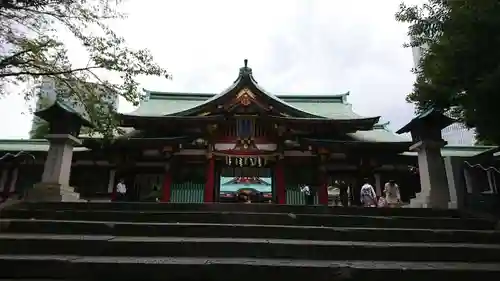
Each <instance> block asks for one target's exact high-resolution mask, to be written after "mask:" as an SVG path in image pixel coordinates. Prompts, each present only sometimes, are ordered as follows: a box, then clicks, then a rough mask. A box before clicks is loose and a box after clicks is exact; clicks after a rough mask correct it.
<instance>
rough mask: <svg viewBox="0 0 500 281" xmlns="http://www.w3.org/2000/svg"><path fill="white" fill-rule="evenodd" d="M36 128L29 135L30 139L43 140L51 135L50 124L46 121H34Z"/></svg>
mask: <svg viewBox="0 0 500 281" xmlns="http://www.w3.org/2000/svg"><path fill="white" fill-rule="evenodd" d="M33 122H34V126H33V127H32V128H31V131H30V133H29V135H30V139H43V138H45V136H46V135H48V134H49V130H50V127H49V123H48V122H47V121H45V120H42V119H40V118H38V117H35V118H34V119H33Z"/></svg>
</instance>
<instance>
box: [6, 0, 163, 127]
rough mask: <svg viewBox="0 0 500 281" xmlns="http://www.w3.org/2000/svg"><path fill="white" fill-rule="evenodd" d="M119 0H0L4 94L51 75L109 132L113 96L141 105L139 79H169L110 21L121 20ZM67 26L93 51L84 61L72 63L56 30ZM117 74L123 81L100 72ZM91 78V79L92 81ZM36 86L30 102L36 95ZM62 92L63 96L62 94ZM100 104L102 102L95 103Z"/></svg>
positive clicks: (113, 121)
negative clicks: (14, 86) (11, 86)
mask: <svg viewBox="0 0 500 281" xmlns="http://www.w3.org/2000/svg"><path fill="white" fill-rule="evenodd" d="M121 2H122V1H120V0H1V1H0V44H1V45H0V46H1V47H0V94H6V92H7V90H6V88H7V87H6V86H8V85H9V84H18V83H23V84H24V83H28V84H30V85H35V84H38V83H41V81H42V79H47V78H49V79H52V81H54V82H55V85H56V87H57V89H58V90H60V91H61V92H62V93H64V95H66V96H67V97H68V98H69V99H70V100H72V101H73V102H75V103H77V104H78V106H77V107H81V108H84V110H85V112H86V113H85V114H86V115H88V117H89V119H91V121H92V122H93V123H94V124H96V125H98V129H99V130H100V131H101V132H103V133H105V135H108V136H109V135H110V134H111V133H112V132H113V131H114V130H115V129H116V125H117V124H116V119H115V118H114V116H113V111H110V110H104V109H110V108H111V107H112V106H111V105H110V104H109V99H107V97H106V96H109V95H115V94H118V95H121V96H122V97H124V98H125V99H126V100H127V101H130V102H132V103H134V104H137V103H138V102H139V101H140V99H141V91H140V90H139V89H138V86H139V84H138V82H137V78H138V77H139V76H141V75H154V76H163V77H165V78H170V75H169V74H168V73H167V71H166V70H165V69H164V68H162V67H161V66H159V65H158V64H157V63H155V62H154V60H153V57H152V55H151V53H150V52H149V51H148V50H146V49H141V50H134V49H131V48H129V47H127V46H126V44H125V40H124V39H123V38H122V37H120V36H118V35H117V34H116V33H115V32H113V30H112V29H111V28H110V27H109V26H108V25H107V24H106V22H107V21H108V20H110V19H122V18H124V15H123V14H121V13H119V12H118V6H119V5H120V4H121ZM61 29H66V30H68V31H69V32H70V34H72V35H73V36H74V37H75V38H76V39H78V40H79V42H81V44H82V46H84V48H85V49H86V51H87V52H88V55H89V61H88V63H87V64H86V65H73V64H72V63H71V61H70V58H69V57H68V55H67V46H66V45H65V42H64V41H63V40H62V38H58V34H57V33H58V31H60V30H61ZM100 70H105V71H110V72H111V73H117V74H119V76H120V78H121V83H119V84H113V83H111V82H110V81H109V80H107V79H104V78H103V76H102V71H100ZM89 82H93V83H89ZM38 92H39V91H38V90H37V89H36V88H35V87H31V90H29V91H27V92H26V93H25V98H26V99H27V100H29V99H32V98H35V97H36V95H37V94H38ZM64 95H63V96H64ZM96 105H99V106H96Z"/></svg>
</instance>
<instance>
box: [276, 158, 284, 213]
mask: <svg viewBox="0 0 500 281" xmlns="http://www.w3.org/2000/svg"><path fill="white" fill-rule="evenodd" d="M283 162H284V161H283V159H279V158H278V160H277V161H276V166H275V168H274V177H275V180H276V203H278V204H286V190H285V167H284V163H283Z"/></svg>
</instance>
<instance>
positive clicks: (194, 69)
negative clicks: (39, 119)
mask: <svg viewBox="0 0 500 281" xmlns="http://www.w3.org/2000/svg"><path fill="white" fill-rule="evenodd" d="M399 2H400V0H384V1H373V0H363V1H362V0H317V1H316V0H273V1H264V0H253V1H242V0H212V1H204V0H184V1H174V0H148V1H147V4H146V1H139V0H129V1H128V3H127V4H126V5H125V6H124V7H123V8H124V10H125V11H126V12H127V13H128V14H129V18H128V19H126V20H125V21H120V22H117V23H113V27H115V29H116V31H117V32H118V33H120V34H122V35H124V36H125V37H126V39H127V40H128V42H129V44H130V45H131V46H133V47H140V48H143V47H147V48H149V49H150V50H151V51H152V52H153V54H154V55H155V58H156V60H157V61H158V62H159V63H160V64H162V65H163V66H165V67H167V68H168V69H169V70H170V72H171V73H172V74H173V77H174V79H173V80H172V81H169V80H164V79H161V78H145V79H143V81H142V82H143V83H142V84H143V85H142V86H143V87H145V88H147V89H152V90H159V91H179V92H182V91H186V92H220V91H222V90H223V89H225V88H226V87H227V86H229V85H230V84H231V83H232V81H234V79H235V78H236V75H237V73H238V69H239V67H241V66H242V64H243V59H245V58H248V59H249V66H250V67H252V68H253V70H254V75H255V77H256V79H257V81H258V82H259V84H260V85H262V86H263V87H264V88H265V89H267V90H268V91H270V92H275V93H276V92H278V93H300V94H307V93H311V94H336V93H343V92H346V91H350V92H351V95H350V97H349V102H351V103H352V104H353V106H354V109H355V111H357V112H358V113H360V114H362V115H367V116H374V115H382V116H383V119H384V120H390V121H392V128H393V129H396V127H398V126H400V125H402V124H404V123H406V122H407V121H408V120H409V119H410V118H411V117H412V115H413V110H412V107H411V106H410V105H408V104H406V102H405V100H404V98H405V95H406V94H407V93H408V92H409V91H410V90H411V86H412V83H413V80H414V76H413V74H411V73H410V69H411V68H412V54H411V50H409V49H404V48H402V44H403V43H404V42H405V41H407V37H406V27H405V26H404V25H402V24H400V23H397V22H396V21H395V20H394V13H395V12H396V11H397V9H398V5H399ZM407 2H410V3H411V2H422V0H414V1H407ZM73 45H74V47H72V52H71V55H73V56H74V57H75V58H76V57H81V55H80V54H79V53H80V49H79V48H78V47H77V46H76V45H75V44H74V43H73V44H72V46H73ZM122 104H123V103H122ZM26 109H27V106H26V105H25V104H24V101H22V99H21V98H20V97H16V96H11V97H7V98H5V99H2V100H0V112H2V117H3V119H4V120H17V121H16V122H15V124H14V123H12V122H2V123H1V124H0V134H1V135H0V137H1V138H18V137H27V134H28V131H29V128H30V120H31V118H30V117H29V116H26V115H25V116H23V115H22V114H21V112H26ZM121 109H122V110H123V111H129V110H130V109H131V107H130V105H124V106H122V108H121Z"/></svg>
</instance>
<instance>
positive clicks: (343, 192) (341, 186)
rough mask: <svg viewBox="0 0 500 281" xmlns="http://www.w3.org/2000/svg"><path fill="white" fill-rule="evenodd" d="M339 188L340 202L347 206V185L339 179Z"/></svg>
mask: <svg viewBox="0 0 500 281" xmlns="http://www.w3.org/2000/svg"><path fill="white" fill-rule="evenodd" d="M339 189H340V202H341V204H342V207H348V206H349V194H348V190H349V186H348V185H347V183H346V182H345V181H343V180H341V181H340V183H339Z"/></svg>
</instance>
